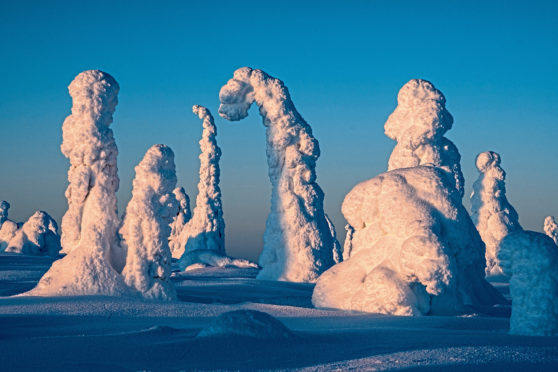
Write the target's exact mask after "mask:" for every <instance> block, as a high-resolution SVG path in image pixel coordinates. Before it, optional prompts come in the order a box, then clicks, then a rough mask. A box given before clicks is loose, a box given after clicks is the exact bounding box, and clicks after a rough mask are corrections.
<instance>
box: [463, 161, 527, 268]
mask: <svg viewBox="0 0 558 372" xmlns="http://www.w3.org/2000/svg"><path fill="white" fill-rule="evenodd" d="M475 163H476V166H477V169H478V171H479V172H480V175H479V178H478V180H476V181H475V183H474V184H473V193H472V194H471V218H472V220H473V223H474V224H475V226H476V227H477V230H478V231H479V233H480V236H481V238H482V240H483V241H484V244H485V245H486V275H500V274H502V269H501V268H500V265H499V263H498V246H499V244H500V241H501V240H502V239H503V238H504V237H506V235H508V234H510V233H512V232H514V231H518V230H521V229H522V228H521V225H520V224H519V216H518V215H517V212H516V211H515V209H514V208H513V207H512V206H511V204H510V203H509V202H508V199H507V198H506V181H505V179H506V172H504V170H503V169H502V168H501V167H500V155H498V154H497V153H495V152H492V151H486V152H483V153H480V154H479V155H478V156H477V159H476V162H475Z"/></svg>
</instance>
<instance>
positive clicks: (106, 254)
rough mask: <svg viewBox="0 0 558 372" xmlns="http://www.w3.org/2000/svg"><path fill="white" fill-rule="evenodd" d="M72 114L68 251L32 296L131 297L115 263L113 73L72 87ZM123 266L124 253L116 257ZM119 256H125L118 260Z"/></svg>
mask: <svg viewBox="0 0 558 372" xmlns="http://www.w3.org/2000/svg"><path fill="white" fill-rule="evenodd" d="M68 89H69V92H70V95H71V96H72V101H73V106H72V114H71V115H70V116H68V117H67V118H66V120H65V121H64V124H63V126H62V138H63V141H62V146H61V150H62V153H63V154H64V155H65V156H66V157H67V158H69V159H70V169H69V171H68V180H69V185H68V188H67V190H66V197H67V199H68V211H67V212H66V214H65V215H64V218H63V219H62V239H61V240H62V247H63V248H64V251H65V252H67V253H68V254H67V255H66V257H64V258H63V259H61V260H58V261H55V262H54V263H53V265H52V266H51V268H50V270H49V271H48V272H47V273H46V274H45V275H44V276H43V277H42V279H41V280H40V281H39V283H38V284H37V287H35V289H33V290H32V291H31V292H28V294H29V295H39V296H53V295H93V294H104V295H121V294H124V293H128V291H129V288H128V287H127V286H126V284H125V283H124V280H123V279H122V276H121V275H119V274H118V273H117V272H116V270H115V269H114V268H113V266H112V264H111V252H115V251H116V248H117V247H118V244H117V229H118V227H119V224H120V222H119V219H118V216H117V210H116V194H115V193H116V190H117V189H118V182H119V181H118V176H117V174H116V172H117V169H116V155H117V152H118V151H117V149H116V143H115V142H114V138H113V134H112V130H111V129H110V128H109V125H110V124H111V122H112V114H113V113H114V110H115V108H116V104H117V102H118V100H117V94H118V90H119V86H118V83H117V82H116V80H114V78H113V77H112V76H110V75H109V74H107V73H105V72H102V71H98V70H89V71H85V72H82V73H81V74H79V75H78V76H77V77H76V78H75V79H74V81H72V83H71V84H70V86H69V87H68ZM112 258H113V260H112V262H113V263H115V264H118V263H119V261H121V259H122V258H121V257H120V255H115V256H112ZM115 258H119V259H118V260H116V259H115Z"/></svg>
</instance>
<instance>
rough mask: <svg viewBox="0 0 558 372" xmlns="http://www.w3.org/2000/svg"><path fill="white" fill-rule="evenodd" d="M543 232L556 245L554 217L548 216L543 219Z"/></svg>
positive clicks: (556, 236) (557, 238)
mask: <svg viewBox="0 0 558 372" xmlns="http://www.w3.org/2000/svg"><path fill="white" fill-rule="evenodd" d="M544 232H545V233H546V235H548V236H550V237H551V238H552V240H554V243H556V245H558V224H556V220H554V216H548V217H546V218H545V219H544Z"/></svg>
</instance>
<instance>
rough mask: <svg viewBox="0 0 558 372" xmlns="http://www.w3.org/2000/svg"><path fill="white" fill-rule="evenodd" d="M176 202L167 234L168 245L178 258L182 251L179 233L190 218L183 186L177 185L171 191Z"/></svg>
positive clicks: (188, 199) (190, 214)
mask: <svg viewBox="0 0 558 372" xmlns="http://www.w3.org/2000/svg"><path fill="white" fill-rule="evenodd" d="M172 193H173V194H174V196H175V198H176V201H177V202H178V212H177V214H176V216H174V218H173V220H172V222H171V233H170V236H169V247H170V250H171V253H172V256H173V257H174V258H180V257H181V256H182V254H183V253H184V247H183V246H182V244H180V233H181V232H182V229H184V226H186V223H188V221H190V219H191V218H192V211H191V210H190V197H189V196H188V194H186V191H185V190H184V188H183V187H177V188H175V189H174V190H173V192H172Z"/></svg>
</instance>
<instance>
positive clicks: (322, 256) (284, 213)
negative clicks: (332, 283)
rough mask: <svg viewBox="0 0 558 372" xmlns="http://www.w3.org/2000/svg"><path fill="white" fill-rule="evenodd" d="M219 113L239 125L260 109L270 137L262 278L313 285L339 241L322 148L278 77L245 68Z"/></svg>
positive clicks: (223, 95) (227, 89)
mask: <svg viewBox="0 0 558 372" xmlns="http://www.w3.org/2000/svg"><path fill="white" fill-rule="evenodd" d="M219 98H220V100H221V106H220V107H219V114H220V115H221V116H222V117H224V118H225V119H227V120H231V121H237V120H241V119H243V118H245V117H246V116H247V115H248V109H249V108H250V106H251V105H252V104H253V103H254V102H255V103H256V104H257V105H258V106H259V107H260V114H261V116H262V118H263V124H264V125H265V127H266V136H267V163H268V166H269V179H270V181H271V211H270V213H269V216H268V218H267V222H266V230H265V233H264V247H263V252H262V254H261V256H260V260H259V263H260V266H262V267H263V268H262V270H261V272H260V273H259V275H258V278H259V279H270V280H285V281H293V282H314V281H316V279H317V278H318V276H319V275H320V274H321V273H322V272H324V271H325V270H327V269H328V268H329V267H331V266H332V265H333V264H334V257H333V256H334V250H336V249H338V248H337V245H336V239H335V237H334V236H332V230H331V229H330V227H329V224H328V221H327V219H326V216H325V213H324V208H323V203H324V193H323V191H322V189H321V188H320V187H319V186H318V184H317V183H316V161H317V159H318V157H319V155H320V149H319V144H318V141H317V140H316V138H314V136H313V134H312V129H311V128H310V126H309V125H308V123H306V121H304V119H303V118H302V116H301V115H300V114H299V112H298V111H297V110H296V108H295V106H294V104H293V102H292V100H291V97H290V95H289V91H288V90H287V87H285V85H284V84H283V82H282V81H281V80H279V79H276V78H273V77H271V76H269V75H267V74H266V73H265V72H263V71H261V70H253V69H251V68H249V67H243V68H240V69H238V70H236V71H235V72H234V76H233V78H232V79H230V80H229V81H228V82H227V84H226V85H224V86H223V87H222V88H221V91H220V93H219Z"/></svg>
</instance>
